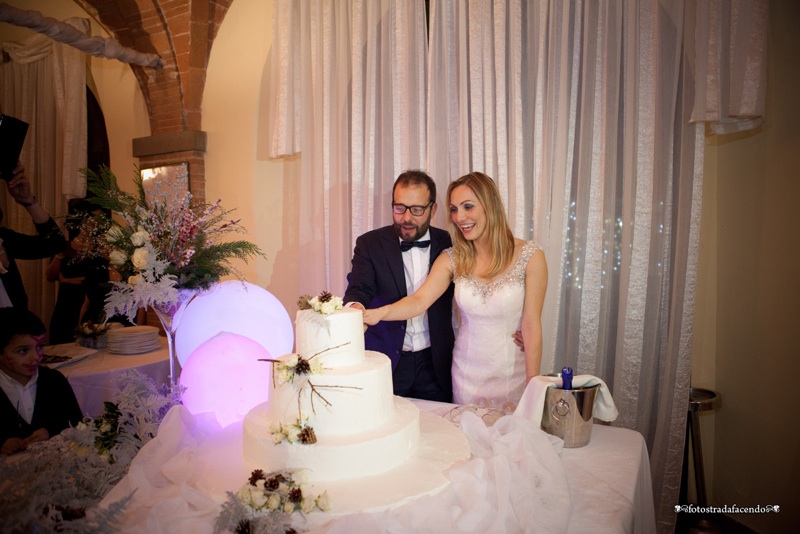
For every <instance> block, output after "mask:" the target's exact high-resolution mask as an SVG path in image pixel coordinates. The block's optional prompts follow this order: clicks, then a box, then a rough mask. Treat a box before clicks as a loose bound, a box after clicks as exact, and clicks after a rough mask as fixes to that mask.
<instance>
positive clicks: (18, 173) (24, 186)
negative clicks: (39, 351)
mask: <svg viewBox="0 0 800 534" xmlns="http://www.w3.org/2000/svg"><path fill="white" fill-rule="evenodd" d="M4 179H5V177H4ZM6 189H7V190H8V194H9V195H10V196H11V198H13V199H14V201H15V202H16V203H17V204H19V205H20V206H23V207H24V208H25V210H26V211H27V212H28V214H29V215H30V216H31V220H32V221H33V224H34V226H35V227H36V235H27V234H21V233H19V232H15V231H14V230H12V229H10V228H7V227H0V308H12V307H13V308H19V309H24V310H27V309H28V295H27V294H26V293H25V287H24V286H23V285H22V276H21V275H20V272H19V269H18V268H17V263H16V260H38V259H42V258H49V257H50V256H54V255H56V254H59V253H61V252H63V251H64V249H65V248H66V247H67V240H66V239H65V238H64V234H63V233H62V232H61V229H60V228H59V227H58V225H57V224H56V222H55V221H54V220H53V218H52V217H51V216H50V215H49V214H48V213H47V212H46V211H44V210H43V209H42V207H41V206H39V204H38V203H37V201H36V196H34V194H33V192H32V191H31V184H30V182H29V181H28V179H27V178H26V177H25V167H24V166H23V165H22V164H21V163H19V164H17V167H16V168H15V169H14V172H13V173H12V175H11V179H10V180H6ZM2 222H3V211H2V209H0V223H2Z"/></svg>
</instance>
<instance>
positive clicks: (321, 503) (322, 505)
mask: <svg viewBox="0 0 800 534" xmlns="http://www.w3.org/2000/svg"><path fill="white" fill-rule="evenodd" d="M317 507H318V508H319V509H320V510H322V511H323V512H327V511H329V510H330V509H331V498H330V497H328V492H327V491H323V492H322V495H320V496H319V497H317Z"/></svg>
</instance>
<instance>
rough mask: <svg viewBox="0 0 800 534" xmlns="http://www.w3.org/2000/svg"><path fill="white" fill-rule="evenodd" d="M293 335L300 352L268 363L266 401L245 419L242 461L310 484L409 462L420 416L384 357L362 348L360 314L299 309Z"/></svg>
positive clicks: (383, 470)
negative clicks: (398, 389) (289, 472)
mask: <svg viewBox="0 0 800 534" xmlns="http://www.w3.org/2000/svg"><path fill="white" fill-rule="evenodd" d="M315 298H317V297H315ZM326 298H330V296H329V295H328V297H326ZM333 298H334V299H335V298H336V297H333ZM313 300H314V299H312V302H313ZM316 307H318V308H319V305H317V306H316ZM323 311H328V310H323ZM296 330H297V352H298V354H289V355H286V356H283V357H281V358H279V359H277V360H276V361H275V362H274V363H273V379H272V383H271V384H270V392H269V401H268V402H267V403H264V404H261V405H259V406H257V407H255V408H254V409H252V410H251V411H250V413H248V414H247V416H246V417H245V419H244V428H243V448H244V457H245V461H246V462H247V463H248V464H250V465H251V466H253V467H258V468H261V469H265V470H268V471H282V470H285V469H303V470H305V472H306V476H307V478H308V480H309V481H311V482H325V481H340V480H346V479H353V478H360V477H366V476H371V475H376V474H380V473H384V472H387V471H390V470H391V469H394V468H396V467H398V466H400V465H401V464H403V463H404V462H406V461H407V460H408V459H409V457H411V456H412V454H413V453H414V451H415V450H416V449H417V447H418V445H419V441H420V412H419V409H418V408H417V407H416V406H414V404H412V403H411V402H410V401H408V400H406V399H403V398H400V397H395V396H394V395H393V394H392V367H391V362H390V360H389V358H388V357H386V356H385V355H383V354H380V353H377V352H372V351H365V350H364V329H363V322H362V315H361V311H359V310H357V309H352V308H342V309H338V310H336V311H333V313H330V314H329V315H325V314H324V313H320V312H318V311H314V310H313V309H309V310H301V311H298V312H297V320H296Z"/></svg>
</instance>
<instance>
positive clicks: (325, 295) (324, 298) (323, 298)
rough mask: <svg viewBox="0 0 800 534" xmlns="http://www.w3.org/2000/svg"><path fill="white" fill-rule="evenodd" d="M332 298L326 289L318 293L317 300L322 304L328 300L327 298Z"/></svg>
mask: <svg viewBox="0 0 800 534" xmlns="http://www.w3.org/2000/svg"><path fill="white" fill-rule="evenodd" d="M332 298H333V295H332V294H331V293H330V292H328V291H323V292H322V293H320V294H319V302H320V304H324V303H326V302H328V301H329V300H331V299H332Z"/></svg>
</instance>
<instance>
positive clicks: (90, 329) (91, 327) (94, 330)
mask: <svg viewBox="0 0 800 534" xmlns="http://www.w3.org/2000/svg"><path fill="white" fill-rule="evenodd" d="M110 326H111V325H109V324H108V323H105V324H95V323H93V322H91V321H86V322H83V323H81V324H79V325H78V326H77V327H75V335H76V336H78V337H79V338H89V339H97V338H98V337H100V336H102V335H103V334H105V333H106V332H108V329H109V327H110Z"/></svg>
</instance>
